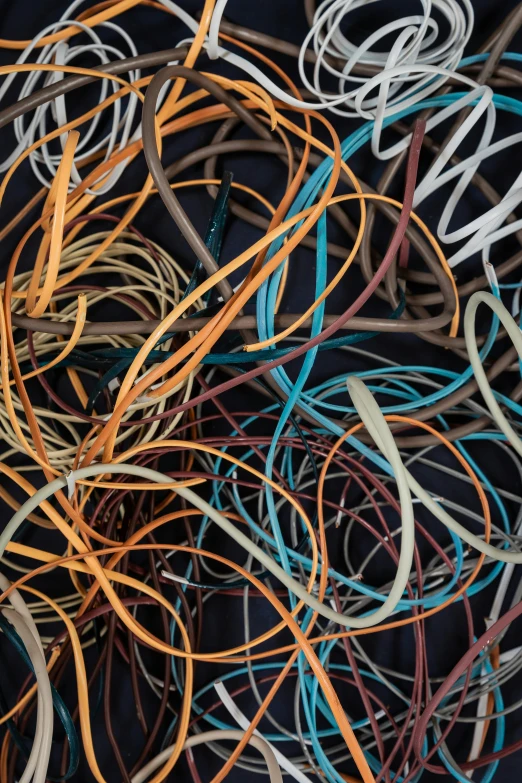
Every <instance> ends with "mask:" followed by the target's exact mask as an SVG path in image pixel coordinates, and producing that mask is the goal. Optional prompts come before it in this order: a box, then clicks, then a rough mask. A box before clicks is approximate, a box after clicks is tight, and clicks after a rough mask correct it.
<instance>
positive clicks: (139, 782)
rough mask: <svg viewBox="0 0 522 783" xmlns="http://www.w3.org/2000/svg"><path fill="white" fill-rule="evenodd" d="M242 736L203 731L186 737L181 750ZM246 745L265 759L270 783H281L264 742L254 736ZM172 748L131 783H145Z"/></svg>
mask: <svg viewBox="0 0 522 783" xmlns="http://www.w3.org/2000/svg"><path fill="white" fill-rule="evenodd" d="M244 736H245V732H244V731H240V730H239V729H214V730H213V731H204V732H202V733H201V734H195V735H194V736H192V737H188V738H187V740H186V741H185V744H184V745H183V749H184V750H188V749H189V748H193V747H195V746H196V745H203V744H205V743H210V742H219V741H221V740H237V741H238V742H240V741H241V740H242V739H243V737H244ZM248 744H249V745H252V747H253V748H256V750H258V751H259V752H260V753H261V754H262V756H263V758H264V759H265V761H266V766H267V772H268V775H269V778H270V783H283V776H282V775H281V770H280V769H279V766H278V763H277V759H276V758H275V756H274V752H273V750H272V748H271V747H270V745H269V744H268V743H267V742H266V740H264V739H263V738H262V737H258V736H257V735H255V734H254V736H252V737H250V739H249V740H248ZM173 748H174V746H173V745H171V746H170V747H169V748H165V750H162V751H161V753H159V754H158V755H157V756H156V758H153V759H152V761H149V763H148V764H146V765H145V766H144V767H143V769H141V770H140V771H139V772H137V773H136V775H133V777H132V778H131V783H145V781H146V780H147V778H148V777H149V775H152V773H153V772H155V771H156V770H157V769H158V767H160V766H161V765H162V764H164V763H165V762H166V761H168V760H169V758H170V756H171V755H172V751H173Z"/></svg>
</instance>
